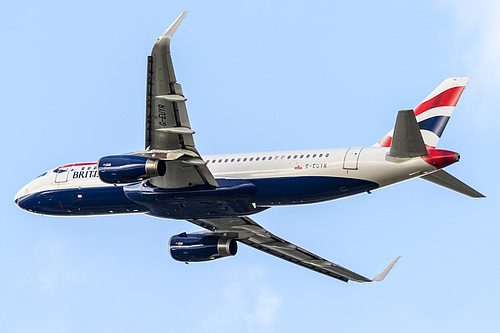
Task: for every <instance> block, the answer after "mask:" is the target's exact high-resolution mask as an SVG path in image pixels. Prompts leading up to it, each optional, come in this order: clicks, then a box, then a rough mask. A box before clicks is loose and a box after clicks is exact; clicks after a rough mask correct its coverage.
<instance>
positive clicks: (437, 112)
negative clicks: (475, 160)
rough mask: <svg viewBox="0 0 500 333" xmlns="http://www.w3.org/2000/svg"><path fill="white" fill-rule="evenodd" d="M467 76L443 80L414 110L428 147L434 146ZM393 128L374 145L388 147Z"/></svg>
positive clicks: (456, 101) (460, 93)
mask: <svg viewBox="0 0 500 333" xmlns="http://www.w3.org/2000/svg"><path fill="white" fill-rule="evenodd" d="M468 80H469V78H468V77H453V78H449V79H446V80H444V81H443V83H441V84H440V85H439V86H438V87H437V88H436V89H434V91H433V92H431V93H430V94H429V96H427V97H426V98H425V99H424V100H423V101H422V102H421V103H420V104H419V105H418V106H417V107H416V108H415V109H414V110H413V112H414V113H415V117H416V118H417V123H418V126H419V128H420V133H421V134H422V138H423V140H424V143H425V145H426V146H427V147H428V148H435V147H436V146H437V144H438V141H439V139H440V138H441V135H442V134H443V131H444V129H445V127H446V124H447V123H448V120H449V119H450V117H451V114H452V113H453V110H454V109H455V106H457V103H458V100H459V99H460V96H461V95H462V92H463V91H464V88H465V85H466V84H467V81H468ZM393 136H394V129H392V130H391V131H390V132H389V133H387V135H386V136H384V137H383V138H382V140H380V141H379V142H377V143H376V144H375V145H373V146H374V147H390V146H391V142H392V138H393Z"/></svg>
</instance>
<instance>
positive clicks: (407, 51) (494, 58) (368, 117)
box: [0, 0, 500, 333]
mask: <svg viewBox="0 0 500 333" xmlns="http://www.w3.org/2000/svg"><path fill="white" fill-rule="evenodd" d="M184 10H189V11H190V12H189V14H188V16H187V17H186V18H185V20H184V21H183V23H182V24H181V26H180V27H179V29H178V31H177V33H176V35H175V37H174V40H173V41H172V54H173V61H174V66H175V69H176V74H177V78H178V80H179V82H180V83H181V84H182V86H183V90H184V93H185V95H186V96H187V98H188V104H187V106H188V112H189V115H190V121H191V125H192V127H193V129H194V130H195V131H196V136H195V140H196V145H197V148H198V150H199V151H200V152H201V153H202V154H211V153H226V152H227V153H229V152H251V151H269V150H271V151H273V150H288V149H303V148H327V147H349V146H363V145H364V146H367V145H368V146H369V145H371V144H373V143H374V142H376V141H378V140H379V139H380V138H381V137H382V136H383V135H385V134H386V133H387V131H388V130H390V129H391V128H392V126H393V124H394V121H395V117H396V113H397V111H398V110H399V109H405V108H413V107H415V106H416V105H417V104H418V103H419V102H420V101H421V100H422V99H423V98H424V97H425V96H427V94H428V93H429V92H431V91H432V90H433V89H434V88H435V87H436V86H437V85H438V84H439V83H440V82H442V81H443V80H444V79H445V78H447V77H451V76H470V77H471V79H470V81H469V84H468V87H467V88H466V90H465V92H464V94H463V96H462V99H461V101H460V102H459V104H458V107H457V109H456V111H455V113H454V116H453V118H452V119H451V120H450V122H449V123H448V127H447V129H446V131H445V132H444V135H443V137H442V139H441V141H440V144H439V146H440V147H442V148H446V149H450V150H455V151H458V152H460V154H461V155H462V161H461V162H460V163H457V164H455V165H453V166H451V167H450V168H448V171H449V172H450V173H452V174H453V175H455V176H457V177H458V178H460V179H462V180H463V181H465V182H466V183H468V184H470V185H471V186H473V187H475V188H476V189H478V190H479V191H480V192H482V193H484V194H485V195H487V197H488V198H487V199H484V200H474V199H470V198H468V197H465V196H461V195H459V194H456V193H454V192H451V191H448V190H446V189H443V188H439V187H437V186H435V185H433V184H430V183H427V182H424V181H421V180H413V181H410V182H406V183H403V184H399V185H397V186H393V187H390V188H386V189H383V190H380V191H375V192H373V194H372V195H360V196H357V197H354V198H350V199H345V200H339V201H334V202H328V203H323V204H318V205H309V206H303V207H286V208H275V209H272V210H268V211H266V212H263V213H261V214H258V215H256V216H254V218H255V220H256V221H258V222H259V223H261V224H262V225H264V226H265V227H266V228H268V229H269V230H271V231H272V232H274V233H276V234H278V235H280V236H281V237H283V238H285V239H287V240H289V241H292V242H294V243H296V244H300V245H301V246H302V247H304V248H306V249H308V250H310V251H313V252H315V253H317V254H319V255H321V256H323V257H326V258H328V259H330V260H332V261H334V262H337V263H339V264H341V265H343V266H345V267H348V268H350V269H352V270H354V271H356V272H359V273H360V274H363V275H367V276H374V275H375V274H376V273H377V272H378V271H379V270H380V269H382V268H383V267H384V266H385V265H386V264H387V263H388V262H389V261H390V260H392V258H394V257H395V256H397V255H401V256H402V258H401V260H400V261H399V262H398V264H397V265H396V266H395V268H394V269H393V271H391V273H390V275H389V276H388V277H387V279H386V280H384V281H383V282H381V283H377V284H356V283H349V284H345V283H342V282H340V281H337V280H334V279H331V278H328V277H325V276H322V275H320V274H317V273H314V272H311V271H309V270H306V269H304V268H301V267H298V266H295V265H292V264H289V263H287V262H284V261H280V260H278V259H276V258H274V257H271V256H268V255H265V254H263V253H260V252H259V251H255V250H253V249H251V248H247V247H245V246H243V245H242V246H240V247H239V252H238V254H237V255H236V256H235V257H232V258H225V259H221V260H217V261H214V262H210V263H202V264H191V265H185V264H182V263H178V262H175V261H173V260H172V259H171V258H170V256H169V254H168V249H167V241H168V239H169V237H170V236H171V235H173V234H175V233H179V232H182V231H188V232H189V231H195V230H197V227H196V226H193V225H190V224H189V223H187V222H183V221H172V220H160V219H155V218H151V217H147V216H143V215H135V216H108V217H89V218H55V217H42V216H38V215H32V214H28V213H26V212H24V211H21V210H19V209H18V208H17V207H16V206H15V205H14V203H13V197H14V194H15V193H16V192H17V191H18V190H19V189H20V188H21V187H22V186H23V185H24V184H26V183H27V182H29V181H30V180H31V179H33V178H34V177H36V176H37V175H38V174H40V173H42V172H43V171H44V170H47V169H50V168H52V167H56V166H59V165H63V164H67V163H69V162H78V161H94V160H97V159H98V158H99V157H101V156H104V155H108V154H116V153H122V152H129V151H134V150H141V149H143V144H144V112H145V105H144V104H145V71H146V57H147V56H148V55H149V53H150V50H151V47H152V45H153V43H154V42H155V40H156V38H157V37H158V36H159V35H160V34H161V33H162V32H163V31H164V30H165V28H166V27H168V26H169V25H170V23H171V22H172V21H173V20H174V19H175V18H176V17H177V16H178V15H179V14H180V13H181V12H182V11H184ZM499 16H500V5H498V3H496V2H495V1H476V2H474V3H473V4H472V3H470V4H469V2H467V1H461V0H459V1H419V2H405V1H377V2H371V1H358V2H355V3H349V2H331V1H309V2H304V1H251V2H233V1H218V2H207V1H184V2H180V1H178V2H173V1H141V2H136V1H106V2H101V1H86V2H80V3H68V2H64V1H51V0H48V1H44V2H34V1H17V2H11V3H8V4H7V3H6V4H4V5H3V6H2V11H1V12H0V37H1V40H2V44H1V50H2V52H1V53H0V69H1V71H0V73H2V79H1V80H0V94H1V95H0V96H1V98H0V103H1V104H0V105H1V110H2V114H3V116H4V121H3V122H2V123H1V124H0V126H1V131H0V133H1V136H2V140H1V142H2V150H3V152H4V153H3V154H4V156H5V157H4V159H3V163H2V174H3V175H5V176H6V177H4V181H3V190H2V192H1V200H0V205H1V206H0V207H1V209H2V212H3V218H2V222H1V223H0V262H1V263H2V268H3V269H2V274H0V309H2V310H1V311H0V323H1V327H2V331H4V332H51V333H54V332H89V331H92V332H114V331H118V332H137V331H140V332H158V331H163V332H179V331H195V330H196V331H200V332H208V331H213V330H219V331H229V330H232V331H236V332H282V331H290V332H304V331H317V332H332V331H334V332H367V331H369V332H422V331H427V332H442V331H454V332H469V331H471V330H475V331H485V332H493V331H499V330H500V319H499V318H500V310H499V309H500V301H499V299H500V291H499V288H498V287H497V286H496V281H495V280H496V278H497V276H499V275H500V270H499V267H498V251H499V250H500V245H499V242H498V241H499V236H498V235H499V232H500V228H499V226H498V215H499V208H498V202H499V201H498V200H499V198H498V194H497V192H498V191H497V187H498V186H497V185H498V180H497V176H496V175H497V169H498V167H497V166H498V165H499V162H500V160H499V157H498V154H497V152H496V147H497V142H498V139H499V134H498V129H497V127H498V123H499V120H500V119H499V118H500V117H499V113H498V111H497V110H498V105H499V103H498V90H499V89H500V79H499V77H500V62H499V60H498V54H500V23H499V22H500V20H499V19H498V18H499Z"/></svg>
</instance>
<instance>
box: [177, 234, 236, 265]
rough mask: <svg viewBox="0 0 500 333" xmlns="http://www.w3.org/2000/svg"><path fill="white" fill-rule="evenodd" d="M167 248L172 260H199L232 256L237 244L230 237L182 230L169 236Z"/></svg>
mask: <svg viewBox="0 0 500 333" xmlns="http://www.w3.org/2000/svg"><path fill="white" fill-rule="evenodd" d="M168 250H169V252H170V255H171V256H172V258H173V259H174V260H177V261H183V262H201V261H209V260H214V259H218V258H224V257H228V256H234V255H235V254H236V252H237V250H238V245H237V243H236V240H234V239H232V238H224V237H219V236H212V235H207V234H186V233H185V232H183V233H182V234H179V235H176V236H172V237H171V238H170V241H169V246H168Z"/></svg>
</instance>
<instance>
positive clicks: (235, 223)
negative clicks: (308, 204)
mask: <svg viewBox="0 0 500 333" xmlns="http://www.w3.org/2000/svg"><path fill="white" fill-rule="evenodd" d="M189 221H190V222H192V223H194V224H197V225H199V226H201V227H203V228H205V229H208V230H210V231H212V232H214V233H216V234H218V235H219V234H220V235H222V236H224V237H228V238H234V239H236V240H238V241H239V242H241V243H244V244H246V245H249V246H251V247H253V248H256V249H258V250H260V251H263V252H266V253H269V254H271V255H273V256H275V257H278V258H281V259H284V260H287V261H289V262H292V263H294V264H297V265H300V266H303V267H305V268H308V269H311V270H313V271H316V272H318V273H321V274H325V275H328V276H330V277H333V278H336V279H339V280H342V281H344V282H348V281H349V280H352V281H356V282H374V281H381V280H383V279H384V277H385V276H386V275H387V273H388V272H389V271H390V270H391V268H392V267H393V266H394V265H395V264H396V262H397V260H398V259H399V257H397V258H396V259H394V260H393V261H392V262H391V263H390V264H389V265H388V266H387V267H386V268H385V269H384V270H382V271H381V272H380V273H379V274H378V275H377V276H376V277H375V278H373V279H369V278H366V277H364V276H361V275H359V274H357V273H355V272H353V271H350V270H348V269H346V268H344V267H342V266H339V265H337V264H335V263H333V262H331V261H328V260H326V259H324V258H322V257H320V256H318V255H316V254H314V253H311V252H309V251H307V250H304V249H302V248H300V247H298V246H296V245H294V244H292V243H290V242H288V241H286V240H284V239H282V238H280V237H278V236H276V235H274V234H272V233H270V232H269V231H267V230H265V229H264V228H262V227H261V226H260V225H259V224H257V223H256V222H254V221H253V220H252V219H250V218H249V217H234V218H216V219H193V220H189Z"/></svg>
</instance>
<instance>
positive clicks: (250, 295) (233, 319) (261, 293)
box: [204, 266, 282, 332]
mask: <svg viewBox="0 0 500 333" xmlns="http://www.w3.org/2000/svg"><path fill="white" fill-rule="evenodd" d="M238 268H239V269H236V270H235V269H234V268H233V270H232V271H231V272H230V273H228V272H226V274H223V275H224V276H226V278H227V280H228V281H229V284H228V285H226V286H225V287H224V288H223V289H222V290H221V292H220V295H221V297H220V298H219V299H218V301H217V304H216V305H215V306H214V309H215V310H216V313H210V314H209V317H208V318H206V319H205V321H204V322H205V324H207V326H206V328H209V327H214V326H216V327H221V328H224V329H226V330H227V329H231V328H238V329H239V330H242V328H246V329H247V330H246V331H250V332H251V331H259V332H264V331H269V330H272V327H273V325H274V324H275V323H276V320H277V316H278V313H279V309H280V308H281V303H282V302H281V298H280V297H279V295H278V294H277V293H276V292H275V291H273V290H272V289H271V288H270V286H269V285H268V284H267V283H266V279H265V276H264V273H263V271H262V270H261V269H260V268H257V267H244V268H242V266H238ZM221 314H223V315H221ZM243 330H244V329H243ZM244 331H245V330H244Z"/></svg>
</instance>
